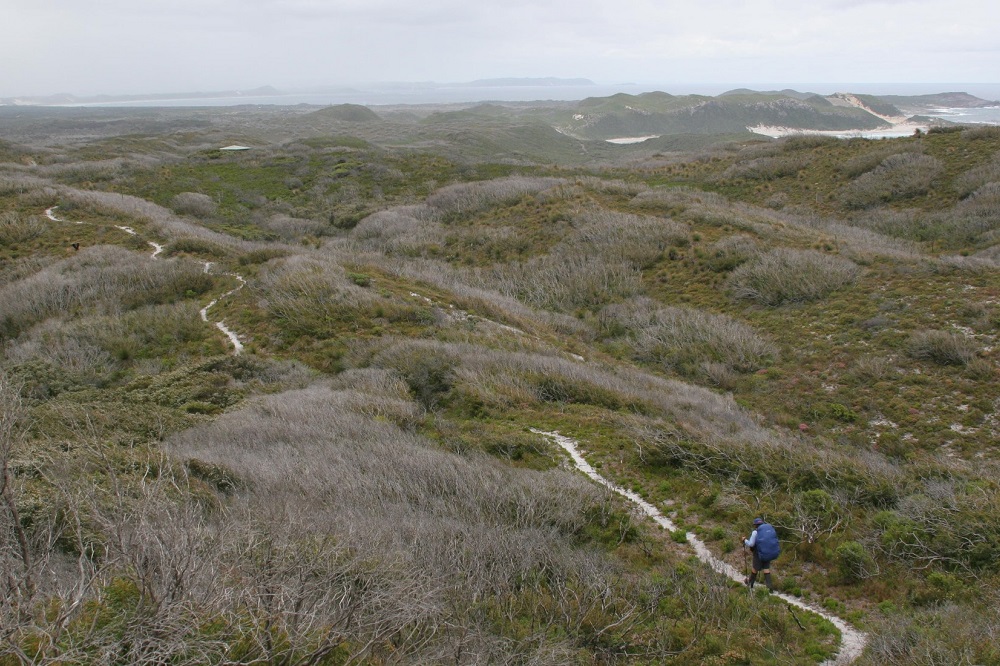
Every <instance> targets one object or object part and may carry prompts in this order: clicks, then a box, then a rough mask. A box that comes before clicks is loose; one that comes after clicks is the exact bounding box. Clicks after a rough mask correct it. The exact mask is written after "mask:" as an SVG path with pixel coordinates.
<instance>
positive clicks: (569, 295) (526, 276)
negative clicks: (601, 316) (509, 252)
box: [468, 252, 642, 312]
mask: <svg viewBox="0 0 1000 666" xmlns="http://www.w3.org/2000/svg"><path fill="white" fill-rule="evenodd" d="M468 276H469V278H468V280H469V282H470V283H471V284H473V285H474V286H479V287H483V288H487V289H493V290H496V291H498V292H500V293H501V294H503V295H504V296H509V297H512V298H516V299H518V300H520V301H522V302H523V303H524V304H526V305H528V306H529V307H533V308H546V309H552V310H557V311H562V312H572V311H573V310H575V309H577V308H587V307H595V306H598V305H600V304H602V303H607V302H609V301H616V300H620V299H623V298H628V297H630V296H633V295H635V294H637V293H639V292H640V290H641V289H642V273H641V272H640V270H639V269H637V268H635V267H634V266H632V265H630V264H629V263H626V262H624V261H617V262H616V261H612V260H605V259H604V258H602V257H599V256H585V255H577V254H571V253H568V252H566V253H562V254H559V255H556V254H550V255H545V256H542V257H536V258H533V259H530V260H529V261H527V262H524V263H515V264H507V265H502V266H496V267H494V268H492V269H488V270H475V271H470V272H469V273H468Z"/></svg>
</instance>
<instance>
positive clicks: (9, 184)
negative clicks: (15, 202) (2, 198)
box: [0, 165, 50, 196]
mask: <svg viewBox="0 0 1000 666" xmlns="http://www.w3.org/2000/svg"><path fill="white" fill-rule="evenodd" d="M4 166H5V168H6V167H7V166H8V165H4ZM49 184H50V182H49V181H48V180H45V179H42V178H37V177H35V176H30V175H27V174H20V173H9V172H7V173H2V174H0V194H4V195H7V194H17V195H20V196H24V195H28V194H31V193H34V192H37V191H38V190H39V189H40V188H42V187H45V186H47V185H49Z"/></svg>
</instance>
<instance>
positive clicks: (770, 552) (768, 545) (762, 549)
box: [754, 523, 781, 562]
mask: <svg viewBox="0 0 1000 666" xmlns="http://www.w3.org/2000/svg"><path fill="white" fill-rule="evenodd" d="M754 548H755V549H756V550H757V557H759V558H760V559H761V560H762V561H764V562H770V561H771V560H775V559H777V558H778V555H781V544H780V543H778V533H777V532H775V531H774V527H772V526H771V525H769V524H767V523H764V524H763V525H758V526H757V541H756V543H755V544H754Z"/></svg>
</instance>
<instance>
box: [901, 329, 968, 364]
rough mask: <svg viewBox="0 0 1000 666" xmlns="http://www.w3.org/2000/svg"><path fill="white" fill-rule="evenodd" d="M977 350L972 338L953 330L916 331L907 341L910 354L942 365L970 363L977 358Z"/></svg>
mask: <svg viewBox="0 0 1000 666" xmlns="http://www.w3.org/2000/svg"><path fill="white" fill-rule="evenodd" d="M976 351H977V349H976V345H975V343H974V342H973V341H972V340H970V339H969V338H968V337H967V336H965V335H963V334H961V333H953V332H951V331H933V330H928V331H914V332H913V333H912V334H911V335H910V339H909V341H908V342H907V352H908V353H909V354H910V356H912V357H913V358H916V359H919V360H922V361H933V362H935V363H938V364H940V365H968V364H969V363H970V362H971V361H972V360H973V359H974V358H976Z"/></svg>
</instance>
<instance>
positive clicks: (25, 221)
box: [0, 211, 47, 245]
mask: <svg viewBox="0 0 1000 666" xmlns="http://www.w3.org/2000/svg"><path fill="white" fill-rule="evenodd" d="M46 228H47V226H46V224H45V222H43V221H42V220H41V219H39V218H38V217H36V216H34V215H21V214H19V213H15V212H13V211H6V212H3V213H0V245H13V244H15V243H23V242H24V241H28V240H31V239H33V238H38V236H40V235H41V234H42V233H44V232H45V229H46Z"/></svg>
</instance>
